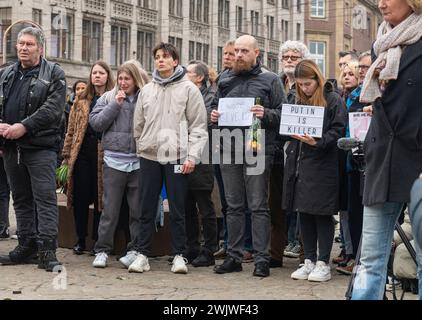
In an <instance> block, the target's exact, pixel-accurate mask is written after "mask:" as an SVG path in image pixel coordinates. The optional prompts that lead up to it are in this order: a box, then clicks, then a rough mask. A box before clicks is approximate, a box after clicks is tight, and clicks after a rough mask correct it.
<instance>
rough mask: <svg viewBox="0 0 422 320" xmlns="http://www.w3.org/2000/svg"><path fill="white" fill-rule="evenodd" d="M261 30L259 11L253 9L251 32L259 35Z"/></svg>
mask: <svg viewBox="0 0 422 320" xmlns="http://www.w3.org/2000/svg"><path fill="white" fill-rule="evenodd" d="M258 31H259V12H258V11H251V34H252V35H253V36H258Z"/></svg>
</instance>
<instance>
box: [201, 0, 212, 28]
mask: <svg viewBox="0 0 422 320" xmlns="http://www.w3.org/2000/svg"><path fill="white" fill-rule="evenodd" d="M202 21H203V22H205V23H209V22H210V1H209V0H204V19H203V20H202Z"/></svg>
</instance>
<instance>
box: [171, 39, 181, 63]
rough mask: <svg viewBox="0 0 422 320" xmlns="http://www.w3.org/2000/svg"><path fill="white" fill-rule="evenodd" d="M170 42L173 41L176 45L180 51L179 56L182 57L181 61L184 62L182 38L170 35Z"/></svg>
mask: <svg viewBox="0 0 422 320" xmlns="http://www.w3.org/2000/svg"><path fill="white" fill-rule="evenodd" d="M169 43H171V44H172V45H174V46H175V47H176V49H177V51H178V52H179V58H180V61H179V63H181V62H182V44H183V40H182V39H181V38H175V37H169Z"/></svg>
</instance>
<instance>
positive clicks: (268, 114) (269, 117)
mask: <svg viewBox="0 0 422 320" xmlns="http://www.w3.org/2000/svg"><path fill="white" fill-rule="evenodd" d="M256 97H260V98H261V102H262V105H263V106H264V108H265V114H264V118H263V119H262V121H261V127H262V129H265V154H266V155H273V154H274V145H275V143H276V138H277V136H278V133H279V131H280V130H279V128H280V115H281V106H282V104H283V103H285V102H286V98H285V94H284V90H283V85H282V83H281V80H280V78H279V77H278V76H277V75H276V74H275V73H272V72H263V71H262V69H261V64H260V63H258V64H257V65H255V66H254V67H253V69H252V70H251V71H249V72H245V73H240V74H235V73H234V72H233V71H227V74H225V76H224V77H221V79H220V81H219V83H218V90H217V94H216V97H215V99H214V101H213V104H212V107H213V108H214V109H217V107H218V101H219V99H220V98H256ZM251 107H252V106H251ZM219 128H220V129H224V128H223V127H219ZM239 128H241V129H245V128H244V127H243V128H242V127H239ZM228 129H229V130H233V129H236V127H229V128H228ZM232 147H233V148H234V145H232Z"/></svg>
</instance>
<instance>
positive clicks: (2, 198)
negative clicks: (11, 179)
mask: <svg viewBox="0 0 422 320" xmlns="http://www.w3.org/2000/svg"><path fill="white" fill-rule="evenodd" d="M9 200H10V188H9V183H8V182H7V176H6V171H5V170H4V164H3V157H1V156H0V233H3V232H4V231H5V230H6V229H7V228H9Z"/></svg>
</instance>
